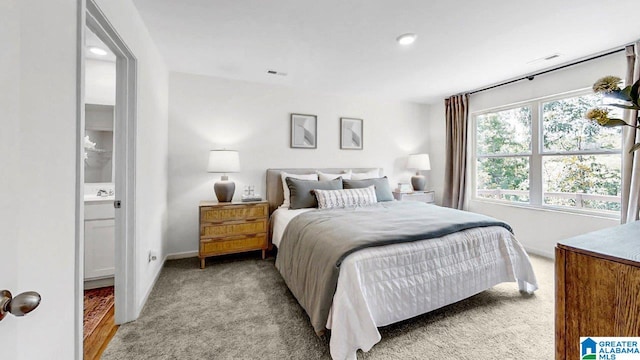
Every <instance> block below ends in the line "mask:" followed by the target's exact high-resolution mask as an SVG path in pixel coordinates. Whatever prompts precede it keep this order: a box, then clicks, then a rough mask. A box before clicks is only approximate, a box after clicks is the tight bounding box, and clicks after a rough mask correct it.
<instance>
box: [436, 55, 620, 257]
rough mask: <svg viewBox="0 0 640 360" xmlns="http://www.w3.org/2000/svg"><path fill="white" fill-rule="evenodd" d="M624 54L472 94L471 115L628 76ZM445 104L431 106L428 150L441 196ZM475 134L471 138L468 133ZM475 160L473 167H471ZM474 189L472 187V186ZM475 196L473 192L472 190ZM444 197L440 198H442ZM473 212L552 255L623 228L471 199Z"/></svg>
mask: <svg viewBox="0 0 640 360" xmlns="http://www.w3.org/2000/svg"><path fill="white" fill-rule="evenodd" d="M625 69H626V62H625V57H624V52H621V53H617V54H614V55H610V56H607V57H604V58H601V59H598V60H593V61H589V62H586V63H583V64H580V65H576V66H573V67H569V68H566V69H563V70H559V71H555V72H552V73H549V74H546V75H541V76H538V77H536V78H535V80H533V81H524V82H523V81H521V82H518V83H514V84H512V85H507V86H503V87H499V88H496V89H493V90H490V91H485V92H481V93H478V94H474V95H472V96H471V99H470V101H469V103H470V114H471V113H473V112H477V111H481V110H484V109H489V108H493V107H497V106H501V105H508V104H512V103H516V102H520V101H526V100H530V99H534V98H539V97H543V96H548V95H554V94H560V93H563V92H567V91H571V90H577V89H584V88H589V87H591V85H592V84H593V83H594V82H595V80H597V79H598V78H600V77H602V76H605V75H617V76H620V77H624V76H622V75H624V72H625ZM444 116H445V115H444V102H440V103H437V104H434V105H432V106H431V109H430V116H429V120H430V121H429V125H430V127H429V135H430V137H429V145H430V149H429V151H430V152H431V153H432V154H434V155H435V156H432V157H431V158H432V163H431V166H432V171H431V175H432V181H433V184H434V188H435V189H436V191H437V193H438V194H439V195H441V194H442V190H443V188H444V154H445V140H444V135H445V120H444ZM470 136H471V134H470ZM472 165H473V163H472V160H470V162H469V166H472ZM469 185H470V184H469ZM468 194H471V189H469V190H468ZM440 199H441V198H440ZM468 209H469V210H470V211H474V212H478V213H482V214H487V215H490V216H493V217H496V218H499V219H502V220H505V221H507V222H508V223H510V224H511V225H512V226H513V228H514V230H515V233H516V236H517V238H518V239H519V240H520V241H521V242H522V243H523V244H524V246H525V247H526V248H527V249H528V250H530V251H531V252H535V253H538V254H542V255H546V256H553V249H554V247H555V244H556V242H557V241H559V240H562V239H566V238H568V237H571V236H575V235H579V234H583V233H587V232H590V231H594V230H598V229H602V228H605V227H610V226H615V225H617V224H619V220H617V219H610V218H603V217H599V216H592V215H582V214H575V213H567V212H558V211H551V210H544V209H531V208H522V207H516V206H510V205H502V204H496V203H490V202H486V201H480V200H474V199H470V201H469V202H468Z"/></svg>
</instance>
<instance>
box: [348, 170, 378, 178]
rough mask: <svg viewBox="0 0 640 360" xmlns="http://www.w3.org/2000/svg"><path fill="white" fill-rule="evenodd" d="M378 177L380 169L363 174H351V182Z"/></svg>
mask: <svg viewBox="0 0 640 360" xmlns="http://www.w3.org/2000/svg"><path fill="white" fill-rule="evenodd" d="M379 177H380V169H373V170H370V171H367V172H363V173H353V174H351V180H364V179H374V178H379Z"/></svg>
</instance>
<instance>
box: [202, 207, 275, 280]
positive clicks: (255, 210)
mask: <svg viewBox="0 0 640 360" xmlns="http://www.w3.org/2000/svg"><path fill="white" fill-rule="evenodd" d="M268 222H269V203H267V202H266V201H258V202H229V203H218V202H215V201H201V202H200V246H199V248H200V250H199V255H198V257H199V258H200V268H201V269H204V265H205V259H206V258H207V257H210V256H216V255H224V254H233V253H240V252H246V251H253V250H262V258H263V259H264V257H265V251H266V250H267V247H268V240H267V231H268V229H269V226H268Z"/></svg>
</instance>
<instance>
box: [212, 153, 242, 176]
mask: <svg viewBox="0 0 640 360" xmlns="http://www.w3.org/2000/svg"><path fill="white" fill-rule="evenodd" d="M207 171H208V172H212V173H233V172H239V171H240V155H239V154H238V152H237V151H236V150H211V151H210V152H209V166H207Z"/></svg>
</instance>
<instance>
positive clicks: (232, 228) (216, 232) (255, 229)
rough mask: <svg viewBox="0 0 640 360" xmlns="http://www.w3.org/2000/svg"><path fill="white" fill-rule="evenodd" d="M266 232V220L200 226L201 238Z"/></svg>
mask: <svg viewBox="0 0 640 360" xmlns="http://www.w3.org/2000/svg"><path fill="white" fill-rule="evenodd" d="M261 232H265V233H266V232H267V219H255V220H242V221H229V222H225V223H222V224H207V223H203V224H202V225H200V237H201V238H214V237H221V236H230V235H244V234H255V233H261Z"/></svg>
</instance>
